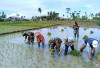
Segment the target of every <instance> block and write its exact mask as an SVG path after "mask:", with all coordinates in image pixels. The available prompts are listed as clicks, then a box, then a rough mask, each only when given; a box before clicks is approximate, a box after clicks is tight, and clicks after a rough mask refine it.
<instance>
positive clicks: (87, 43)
mask: <svg viewBox="0 0 100 68" xmlns="http://www.w3.org/2000/svg"><path fill="white" fill-rule="evenodd" d="M97 46H98V41H97V40H96V39H94V38H88V39H85V40H84V44H83V45H82V47H81V49H80V51H81V52H83V50H84V49H85V47H87V53H88V57H89V59H90V60H91V59H92V58H91V55H90V52H89V50H90V49H89V48H91V53H92V56H94V53H95V49H96V48H97Z"/></svg>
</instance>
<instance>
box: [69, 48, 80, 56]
mask: <svg viewBox="0 0 100 68" xmlns="http://www.w3.org/2000/svg"><path fill="white" fill-rule="evenodd" d="M70 54H71V55H73V56H81V52H80V51H78V50H76V49H74V50H72V51H71V52H70Z"/></svg>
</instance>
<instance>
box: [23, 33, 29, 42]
mask: <svg viewBox="0 0 100 68" xmlns="http://www.w3.org/2000/svg"><path fill="white" fill-rule="evenodd" d="M22 35H23V37H24V36H25V40H24V41H25V42H26V39H27V36H28V33H27V32H25V33H23V34H22Z"/></svg>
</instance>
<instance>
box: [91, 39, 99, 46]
mask: <svg viewBox="0 0 100 68" xmlns="http://www.w3.org/2000/svg"><path fill="white" fill-rule="evenodd" d="M92 45H93V47H94V48H96V47H97V45H98V41H97V40H93V42H92Z"/></svg>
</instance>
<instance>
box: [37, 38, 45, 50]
mask: <svg viewBox="0 0 100 68" xmlns="http://www.w3.org/2000/svg"><path fill="white" fill-rule="evenodd" d="M40 43H41V40H40V41H39V42H38V46H39V47H40ZM42 46H43V48H44V43H42Z"/></svg>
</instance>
